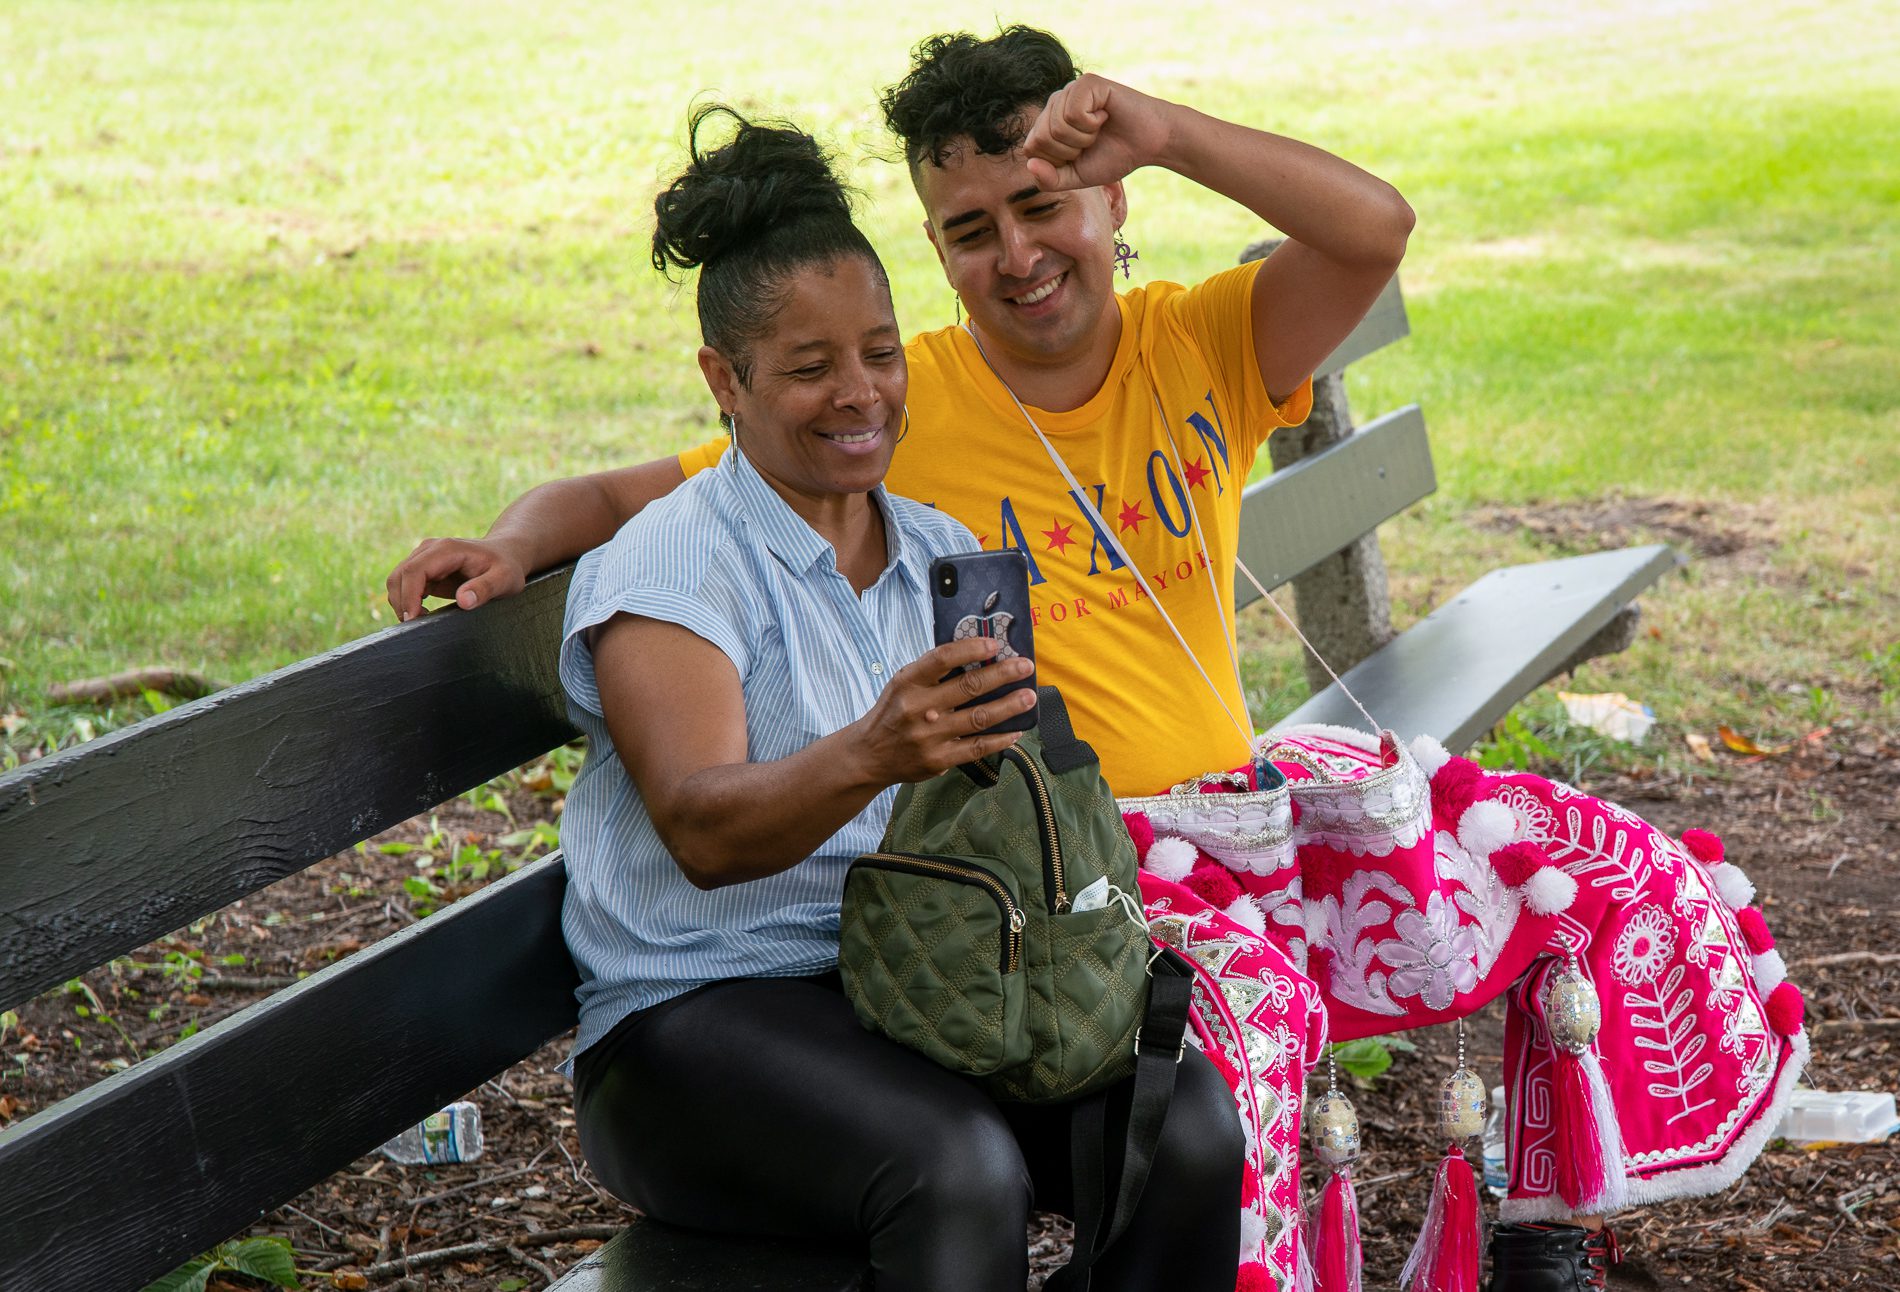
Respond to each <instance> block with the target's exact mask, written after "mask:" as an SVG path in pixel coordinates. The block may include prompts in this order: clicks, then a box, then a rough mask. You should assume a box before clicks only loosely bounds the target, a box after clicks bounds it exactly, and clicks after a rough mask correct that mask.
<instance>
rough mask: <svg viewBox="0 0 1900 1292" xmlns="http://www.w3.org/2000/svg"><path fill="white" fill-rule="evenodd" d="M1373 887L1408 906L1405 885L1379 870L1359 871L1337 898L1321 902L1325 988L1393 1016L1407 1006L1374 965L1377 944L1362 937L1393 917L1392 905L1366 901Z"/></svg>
mask: <svg viewBox="0 0 1900 1292" xmlns="http://www.w3.org/2000/svg"><path fill="white" fill-rule="evenodd" d="M1375 888H1376V889H1378V890H1379V891H1380V892H1381V893H1383V894H1385V895H1386V896H1387V897H1390V898H1392V899H1393V900H1394V901H1396V902H1400V903H1403V904H1405V905H1408V906H1409V905H1410V904H1411V901H1412V898H1411V896H1410V894H1408V893H1407V892H1406V891H1405V886H1404V885H1403V884H1400V883H1399V882H1398V881H1397V880H1396V879H1394V878H1392V876H1390V875H1388V874H1386V873H1385V872H1384V871H1381V870H1361V871H1359V872H1357V873H1356V874H1354V875H1353V876H1352V878H1350V879H1348V880H1347V881H1346V882H1345V883H1344V884H1343V885H1342V886H1341V887H1340V894H1339V896H1338V897H1337V898H1334V897H1326V898H1324V899H1322V900H1321V902H1320V911H1321V913H1322V914H1323V915H1324V916H1325V920H1326V933H1325V947H1326V949H1327V950H1328V951H1329V952H1330V953H1331V955H1330V956H1329V957H1328V959H1327V962H1326V990H1327V991H1328V992H1329V993H1331V995H1332V997H1333V999H1335V1000H1338V1001H1340V1002H1342V1003H1344V1004H1347V1005H1352V1006H1355V1007H1356V1008H1359V1009H1363V1010H1365V1011H1366V1012H1367V1013H1371V1014H1386V1015H1390V1016H1392V1017H1394V1018H1397V1017H1399V1016H1401V1015H1403V1014H1404V1013H1405V1006H1403V1005H1401V1004H1399V1003H1398V1002H1397V1001H1395V1000H1393V999H1392V998H1391V996H1390V995H1389V994H1388V993H1387V991H1386V982H1385V974H1384V973H1382V972H1380V971H1379V970H1377V969H1375V968H1374V966H1373V958H1374V956H1375V955H1376V954H1377V952H1378V946H1377V945H1376V944H1375V943H1374V942H1373V940H1372V939H1371V938H1370V937H1361V936H1360V934H1361V933H1362V932H1363V931H1364V930H1366V929H1370V928H1377V927H1378V926H1379V925H1381V924H1384V923H1385V922H1386V921H1387V920H1388V919H1390V918H1391V917H1392V907H1391V906H1389V905H1387V904H1386V903H1385V902H1381V901H1376V900H1375V901H1368V900H1367V897H1368V894H1369V892H1370V890H1372V889H1375Z"/></svg>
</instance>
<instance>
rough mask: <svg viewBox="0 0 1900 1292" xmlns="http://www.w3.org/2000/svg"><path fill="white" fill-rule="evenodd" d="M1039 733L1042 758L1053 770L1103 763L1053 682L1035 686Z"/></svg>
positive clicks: (1070, 769) (1069, 770)
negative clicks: (1079, 730)
mask: <svg viewBox="0 0 1900 1292" xmlns="http://www.w3.org/2000/svg"><path fill="white" fill-rule="evenodd" d="M1036 733H1037V735H1039V736H1041V738H1042V761H1043V764H1044V765H1045V766H1046V767H1048V769H1049V770H1050V771H1052V772H1072V771H1074V770H1075V769H1076V768H1078V767H1089V766H1092V765H1098V764H1100V763H1101V761H1102V760H1101V759H1099V758H1097V757H1096V756H1095V750H1094V749H1093V748H1091V747H1090V745H1089V743H1088V742H1087V741H1086V740H1083V739H1081V738H1080V737H1078V736H1077V735H1076V734H1075V727H1074V726H1073V725H1072V724H1071V723H1070V722H1069V706H1068V705H1066V704H1064V703H1063V702H1062V692H1060V691H1058V690H1056V689H1055V688H1054V687H1053V686H1039V687H1037V688H1036Z"/></svg>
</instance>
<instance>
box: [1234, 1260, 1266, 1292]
mask: <svg viewBox="0 0 1900 1292" xmlns="http://www.w3.org/2000/svg"><path fill="white" fill-rule="evenodd" d="M1273 1289H1274V1282H1273V1275H1271V1274H1269V1273H1268V1272H1267V1267H1266V1266H1264V1265H1262V1264H1260V1262H1258V1261H1250V1262H1248V1263H1247V1264H1245V1265H1243V1266H1241V1267H1240V1275H1239V1277H1238V1278H1236V1279H1235V1280H1234V1292H1273Z"/></svg>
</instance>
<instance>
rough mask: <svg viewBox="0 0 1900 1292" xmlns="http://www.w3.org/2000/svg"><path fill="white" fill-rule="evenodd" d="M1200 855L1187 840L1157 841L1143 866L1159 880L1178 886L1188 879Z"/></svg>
mask: <svg viewBox="0 0 1900 1292" xmlns="http://www.w3.org/2000/svg"><path fill="white" fill-rule="evenodd" d="M1200 855H1201V854H1200V850H1199V849H1197V848H1196V847H1195V846H1194V845H1193V844H1191V843H1189V842H1188V841H1187V840H1186V839H1156V840H1155V841H1154V844H1153V846H1151V847H1150V848H1149V849H1148V855H1147V857H1146V858H1144V859H1143V861H1142V863H1141V864H1142V865H1144V866H1146V867H1147V868H1148V870H1149V872H1150V873H1152V874H1154V875H1155V876H1157V877H1158V878H1161V879H1165V880H1167V881H1169V882H1170V883H1174V884H1178V883H1180V882H1181V881H1182V880H1184V879H1186V878H1187V877H1188V872H1189V871H1191V870H1193V869H1194V863H1195V862H1196V861H1198V860H1199V859H1200Z"/></svg>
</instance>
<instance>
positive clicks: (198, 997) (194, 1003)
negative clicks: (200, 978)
mask: <svg viewBox="0 0 1900 1292" xmlns="http://www.w3.org/2000/svg"><path fill="white" fill-rule="evenodd" d="M210 1003H211V997H209V996H207V995H205V994H204V993H203V992H201V991H194V992H192V993H191V995H189V996H187V997H185V1004H187V1005H190V1006H191V1007H192V1008H193V1009H203V1008H204V1007H205V1006H207V1005H209V1004H210Z"/></svg>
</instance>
